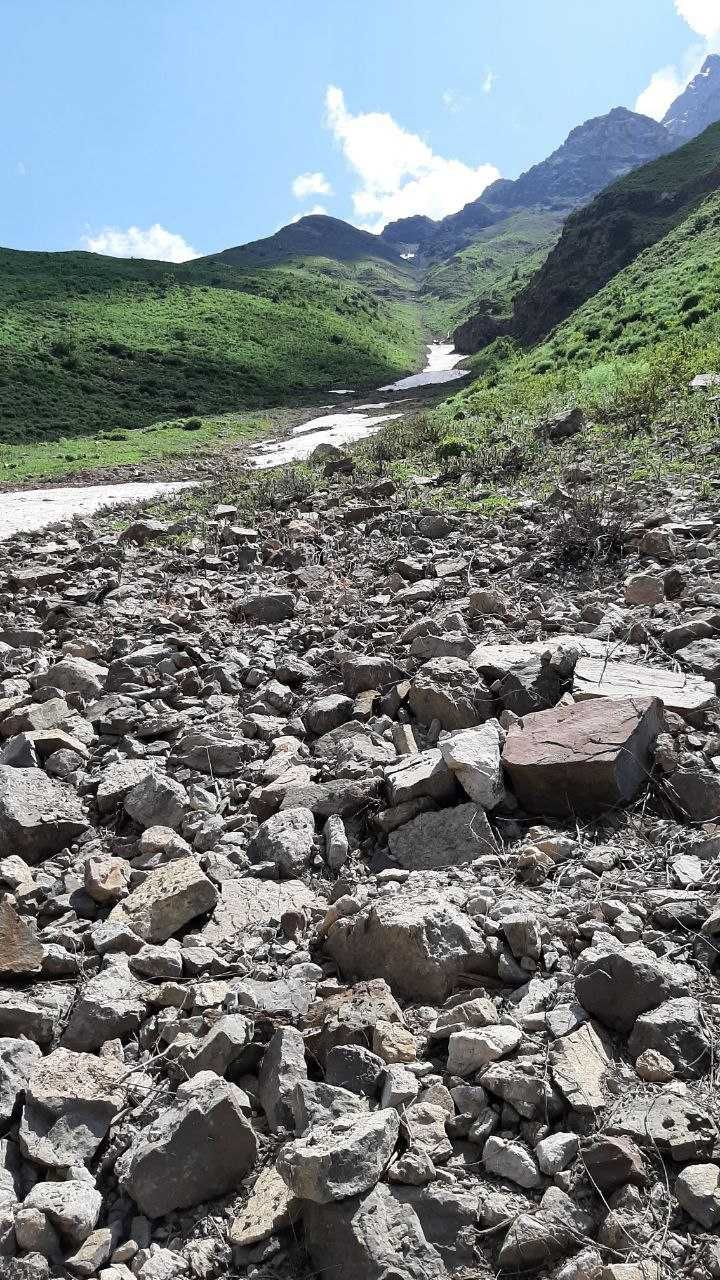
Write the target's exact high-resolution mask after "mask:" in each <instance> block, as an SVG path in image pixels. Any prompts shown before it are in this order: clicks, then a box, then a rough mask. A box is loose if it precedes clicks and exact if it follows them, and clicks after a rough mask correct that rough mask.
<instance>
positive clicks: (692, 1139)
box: [606, 1093, 718, 1163]
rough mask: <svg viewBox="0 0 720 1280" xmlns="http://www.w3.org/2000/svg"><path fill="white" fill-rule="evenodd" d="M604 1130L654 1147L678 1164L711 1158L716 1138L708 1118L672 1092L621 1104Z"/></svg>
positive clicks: (701, 1110)
mask: <svg viewBox="0 0 720 1280" xmlns="http://www.w3.org/2000/svg"><path fill="white" fill-rule="evenodd" d="M606 1127H607V1131H608V1133H609V1134H610V1135H614V1134H617V1135H619V1136H620V1137H627V1138H631V1139H632V1140H633V1141H634V1142H636V1143H637V1145H638V1146H639V1147H642V1148H646V1147H647V1148H649V1149H650V1150H652V1149H653V1148H656V1149H657V1150H658V1151H660V1152H661V1153H662V1154H663V1155H665V1154H667V1155H669V1156H670V1157H671V1158H672V1159H673V1160H675V1161H677V1162H678V1163H683V1162H685V1161H688V1160H702V1159H703V1157H707V1156H709V1155H711V1154H712V1151H713V1147H714V1145H715V1143H716V1142H717V1139H718V1131H717V1128H716V1125H715V1122H714V1120H713V1118H712V1116H711V1115H710V1114H709V1113H708V1112H707V1111H705V1110H704V1108H703V1107H701V1106H699V1105H698V1104H697V1103H696V1102H694V1101H693V1100H692V1099H690V1098H684V1097H679V1096H678V1095H677V1094H674V1093H656V1094H653V1095H650V1096H646V1097H639V1098H637V1099H635V1100H634V1101H632V1102H629V1103H627V1104H625V1105H623V1106H622V1107H621V1108H620V1110H619V1111H618V1112H617V1113H616V1114H615V1115H614V1116H613V1118H612V1120H611V1121H610V1122H609V1123H608V1124H607V1126H606Z"/></svg>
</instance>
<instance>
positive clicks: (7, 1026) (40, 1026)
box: [0, 982, 75, 1045]
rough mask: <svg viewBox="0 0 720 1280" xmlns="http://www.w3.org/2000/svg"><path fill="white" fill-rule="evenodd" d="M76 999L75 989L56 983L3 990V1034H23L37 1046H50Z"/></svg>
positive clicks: (0, 1013)
mask: <svg viewBox="0 0 720 1280" xmlns="http://www.w3.org/2000/svg"><path fill="white" fill-rule="evenodd" d="M74 999H75V988H74V987H71V986H63V985H62V984H60V983H53V982H41V983H37V985H36V986H33V987H23V988H22V989H21V990H12V989H11V988H9V987H6V988H4V989H0V1035H1V1036H15V1035H23V1036H27V1037H28V1039H29V1040H34V1041H35V1043H36V1044H39V1045H45V1044H49V1043H50V1041H51V1040H52V1038H53V1036H54V1035H55V1034H56V1032H57V1029H58V1025H60V1024H62V1023H63V1022H64V1020H65V1018H67V1016H68V1013H69V1011H70V1008H71V1006H72V1003H73V1000H74Z"/></svg>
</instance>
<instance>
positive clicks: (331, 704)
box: [303, 693, 353, 736]
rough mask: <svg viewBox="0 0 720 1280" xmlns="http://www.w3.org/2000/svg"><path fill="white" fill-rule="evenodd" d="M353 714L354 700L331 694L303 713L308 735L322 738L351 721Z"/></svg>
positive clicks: (338, 694) (314, 703)
mask: <svg viewBox="0 0 720 1280" xmlns="http://www.w3.org/2000/svg"><path fill="white" fill-rule="evenodd" d="M352 713H353V700H352V698H346V697H344V696H343V694H341V693H329V694H327V695H326V697H324V698H316V699H315V701H314V702H311V703H310V706H309V707H307V709H306V710H305V711H304V712H303V722H304V724H305V727H306V729H307V730H308V733H316V734H317V735H318V736H320V735H321V734H323V733H329V732H330V730H331V729H337V728H338V726H339V725H341V724H345V722H346V721H347V720H350V719H351V717H352Z"/></svg>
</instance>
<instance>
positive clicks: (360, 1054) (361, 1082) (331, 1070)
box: [325, 1044, 385, 1098]
mask: <svg viewBox="0 0 720 1280" xmlns="http://www.w3.org/2000/svg"><path fill="white" fill-rule="evenodd" d="M384 1071H385V1063H384V1062H383V1059H382V1058H380V1057H378V1055H377V1054H376V1053H373V1052H372V1050H371V1049H364V1048H362V1046H361V1045H355V1044H341V1045H336V1047H335V1048H334V1049H331V1050H330V1051H329V1053H328V1054H327V1057H326V1059H325V1078H326V1080H327V1082H328V1084H332V1085H338V1086H340V1087H341V1088H343V1089H349V1090H350V1091H351V1092H352V1093H357V1094H360V1095H361V1096H362V1097H365V1098H374V1097H375V1096H376V1094H377V1091H378V1088H379V1086H380V1077H381V1076H382V1074H383V1072H384Z"/></svg>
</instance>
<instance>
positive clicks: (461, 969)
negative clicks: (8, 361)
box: [0, 482, 720, 1280]
mask: <svg viewBox="0 0 720 1280" xmlns="http://www.w3.org/2000/svg"><path fill="white" fill-rule="evenodd" d="M658 504H659V505H658ZM620 505H621V504H620V496H618V509H620ZM548 519H549V515H548V508H546V507H544V506H543V505H542V503H540V502H539V501H537V500H534V499H533V500H531V499H528V500H527V501H526V502H524V503H521V504H519V505H518V506H517V507H516V508H515V509H514V510H512V511H510V512H508V513H506V514H505V515H504V516H502V517H499V518H498V519H497V521H495V522H493V521H491V520H489V519H487V518H483V517H481V516H479V515H460V514H458V515H455V514H453V515H446V514H444V513H442V512H439V511H435V510H432V509H430V508H427V509H422V508H417V507H408V506H406V505H403V503H402V501H401V499H400V497H399V496H398V495H396V494H395V493H394V487H393V485H392V482H382V484H381V485H380V486H379V488H378V487H377V486H372V485H370V486H366V487H364V488H363V487H362V486H358V487H357V489H356V490H354V491H353V490H350V491H349V493H348V491H347V490H346V489H343V488H339V487H338V488H337V489H336V488H334V487H332V485H331V486H330V487H329V488H328V489H327V491H325V492H323V493H320V494H319V495H316V496H315V497H314V498H313V499H311V500H308V502H306V503H304V504H302V505H301V507H300V508H299V509H298V508H297V507H293V506H292V505H290V504H288V506H286V507H284V508H283V507H279V508H278V509H274V510H272V511H268V512H266V513H261V514H260V515H259V516H258V517H257V527H256V528H254V529H248V528H245V527H244V526H242V527H241V523H240V514H239V513H238V512H237V510H236V509H235V508H234V507H232V506H231V505H225V506H223V507H222V508H221V509H218V510H217V512H215V513H214V514H213V513H211V514H210V515H209V516H207V517H200V516H194V517H188V518H186V519H185V520H184V521H182V522H180V525H170V524H167V523H164V522H157V521H146V520H133V522H132V523H128V524H127V525H126V527H125V528H124V530H122V531H121V532H120V533H118V532H117V531H116V528H115V527H114V525H113V524H111V523H109V522H103V521H102V520H101V519H98V520H97V521H96V522H95V523H93V524H90V523H88V522H76V524H75V525H74V526H73V527H72V528H69V527H66V528H64V529H61V530H59V531H57V532H56V533H55V534H54V535H38V536H34V537H24V538H17V539H15V540H14V542H8V543H4V544H2V548H0V1119H1V1121H2V1135H1V1136H0V1275H3V1276H7V1277H8V1280H51V1278H52V1280H55V1278H56V1277H57V1278H58V1280H59V1278H67V1277H90V1278H92V1277H98V1278H99V1280H133V1278H135V1280H171V1278H172V1280H175V1277H188V1278H189V1280H193V1278H195V1280H221V1277H227V1276H231V1275H248V1276H252V1277H253V1280H285V1278H286V1277H287V1280H293V1278H294V1277H298V1280H299V1278H300V1277H304V1276H307V1275H309V1274H314V1275H317V1276H325V1275H326V1274H328V1273H329V1272H330V1271H332V1270H333V1269H338V1270H342V1271H343V1273H344V1274H345V1275H347V1276H349V1277H350V1280H376V1278H377V1280H381V1278H382V1280H388V1277H390V1276H392V1277H393V1280H420V1277H432V1278H433V1280H448V1277H456V1278H457V1280H468V1278H469V1277H470V1276H475V1275H478V1274H482V1275H486V1274H487V1275H490V1274H497V1273H498V1272H508V1273H513V1274H514V1273H516V1272H518V1271H522V1272H527V1271H533V1270H537V1271H539V1272H542V1273H545V1274H552V1275H553V1276H554V1277H556V1280H650V1277H651V1276H652V1280H657V1277H658V1276H659V1275H662V1274H670V1273H671V1272H673V1273H676V1274H682V1275H687V1276H688V1277H690V1278H691V1280H706V1278H707V1280H717V1277H718V1276H720V1249H719V1248H718V1245H717V1229H718V1227H719V1226H720V1189H719V1188H720V1131H719V1129H718V1124H719V1122H720V1104H719V1103H718V1092H717V1073H718V1054H717V1043H718V1041H717V1031H718V1023H719V1016H718V1012H719V1009H720V1003H719V1001H718V994H717V969H718V957H719V951H720V904H719V903H718V893H719V892H720V704H718V701H717V698H716V693H717V682H718V681H720V508H718V507H717V506H716V507H713V506H712V504H711V503H710V502H708V501H707V500H706V505H705V506H702V504H701V503H700V502H699V501H698V500H697V497H696V495H694V494H692V493H691V492H689V491H683V490H681V489H674V490H673V489H669V488H668V490H667V492H665V493H664V494H662V496H661V497H659V496H658V495H657V494H655V496H654V506H653V508H652V509H650V510H649V514H648V515H646V516H645V517H644V518H643V519H642V520H638V521H636V523H635V524H630V523H626V526H625V528H624V532H623V539H622V548H623V549H622V553H621V555H620V557H619V559H618V560H617V561H615V562H612V563H604V562H603V563H598V564H597V565H596V566H595V567H594V569H593V570H592V571H591V572H589V573H585V574H583V572H582V571H581V570H579V569H574V568H572V567H567V566H563V564H562V563H561V562H559V561H558V560H557V559H553V552H552V550H551V548H550V545H549V542H548V539H547V536H546V525H547V520H548ZM173 531H175V532H178V531H181V532H182V533H183V537H182V538H181V539H177V538H175V537H174V536H173ZM240 535H241V536H240Z"/></svg>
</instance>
